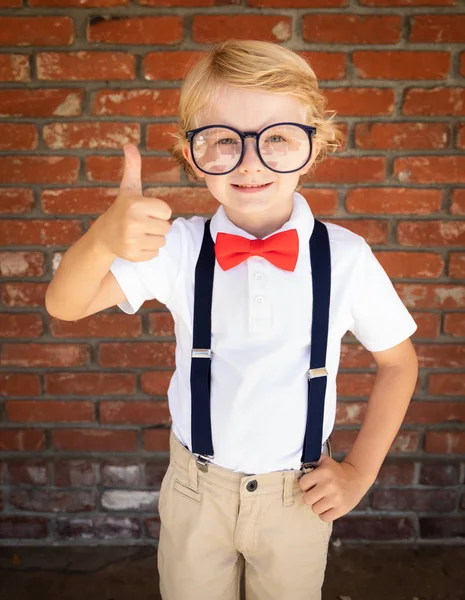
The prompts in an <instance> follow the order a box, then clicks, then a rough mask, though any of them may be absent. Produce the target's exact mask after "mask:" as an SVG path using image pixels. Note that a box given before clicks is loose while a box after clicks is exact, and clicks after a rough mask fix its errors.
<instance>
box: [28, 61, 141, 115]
mask: <svg viewBox="0 0 465 600" xmlns="http://www.w3.org/2000/svg"><path fill="white" fill-rule="evenodd" d="M36 63H37V78H38V79H39V80H45V81H87V80H90V81H108V80H122V81H124V80H133V79H135V76H136V75H135V56H132V55H131V54H127V53H125V52H92V51H84V50H83V51H80V52H39V53H38V54H37V56H36ZM63 125H64V123H63Z"/></svg>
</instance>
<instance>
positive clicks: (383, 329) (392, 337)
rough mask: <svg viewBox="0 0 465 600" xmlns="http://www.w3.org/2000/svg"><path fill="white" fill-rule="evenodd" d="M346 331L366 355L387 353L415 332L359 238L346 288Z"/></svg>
mask: <svg viewBox="0 0 465 600" xmlns="http://www.w3.org/2000/svg"><path fill="white" fill-rule="evenodd" d="M349 298H350V313H351V316H352V323H351V325H350V327H348V329H349V331H351V332H352V333H353V334H354V335H355V337H356V338H357V339H358V340H359V341H360V342H361V343H362V345H363V346H364V347H365V348H366V349H367V350H369V351H370V352H379V351H381V350H387V349H388V348H392V347H393V346H395V345H397V344H400V343H401V342H403V341H404V340H406V339H407V338H408V337H410V336H411V335H412V334H413V333H414V332H415V331H416V329H417V324H416V323H415V321H414V319H413V317H412V316H411V314H410V313H409V311H408V310H407V308H406V306H405V305H404V304H403V302H402V300H401V299H400V297H399V294H398V293H397V292H396V289H395V288H394V286H393V284H392V282H391V280H390V279H389V277H388V275H387V273H386V271H385V270H384V269H383V267H382V266H381V264H380V263H379V261H378V259H377V258H376V257H375V255H374V254H373V252H372V250H371V248H370V246H369V245H368V244H367V243H366V241H365V240H364V239H363V238H362V242H361V249H360V251H359V252H358V255H357V258H356V263H355V265H354V270H353V273H352V278H351V284H350V293H349Z"/></svg>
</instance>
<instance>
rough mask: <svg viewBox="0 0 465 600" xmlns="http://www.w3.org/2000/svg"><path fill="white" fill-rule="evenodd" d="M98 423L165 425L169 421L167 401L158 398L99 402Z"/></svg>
mask: <svg viewBox="0 0 465 600" xmlns="http://www.w3.org/2000/svg"><path fill="white" fill-rule="evenodd" d="M100 423H105V424H109V423H111V424H124V423H127V424H130V425H132V424H137V425H139V424H143V425H167V424H170V423H171V419H170V413H169V410H168V403H167V402H161V401H159V400H147V401H137V400H131V401H129V402H114V401H111V402H110V401H106V400H103V401H102V402H100Z"/></svg>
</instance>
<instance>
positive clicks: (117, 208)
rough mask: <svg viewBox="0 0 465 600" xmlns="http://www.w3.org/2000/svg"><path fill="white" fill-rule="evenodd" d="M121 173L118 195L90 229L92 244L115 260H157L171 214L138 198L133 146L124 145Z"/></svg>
mask: <svg viewBox="0 0 465 600" xmlns="http://www.w3.org/2000/svg"><path fill="white" fill-rule="evenodd" d="M123 152H124V173H123V178H122V180H121V184H120V186H119V192H118V195H117V197H116V199H115V201H114V202H113V204H112V205H111V206H110V208H109V209H108V210H107V211H106V212H104V213H103V214H102V215H101V216H100V217H99V218H98V219H97V221H96V222H95V223H94V226H93V227H92V228H91V231H92V230H93V233H94V235H95V236H96V240H97V242H98V243H99V244H101V245H103V246H104V248H105V249H106V250H108V251H110V252H112V253H113V254H115V255H116V256H120V257H121V258H125V259H127V260H130V261H133V262H137V261H144V260H148V259H149V258H153V257H154V256H157V254H158V250H159V249H160V248H161V247H162V246H164V244H165V235H166V234H167V233H168V231H169V230H170V227H171V225H170V222H169V219H170V217H171V214H172V211H171V208H170V207H169V205H168V204H167V203H166V202H164V201H163V200H161V199H159V198H145V197H144V196H143V195H142V177H141V171H142V158H141V155H140V152H139V150H138V148H137V146H135V145H134V144H129V143H128V144H125V145H124V146H123Z"/></svg>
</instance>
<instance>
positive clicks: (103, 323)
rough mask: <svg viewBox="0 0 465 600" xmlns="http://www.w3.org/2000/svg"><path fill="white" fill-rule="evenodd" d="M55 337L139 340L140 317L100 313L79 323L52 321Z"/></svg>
mask: <svg viewBox="0 0 465 600" xmlns="http://www.w3.org/2000/svg"><path fill="white" fill-rule="evenodd" d="M50 332H51V333H52V335H53V336H54V337H57V338H67V337H97V338H100V337H114V338H137V337H139V336H140V334H141V332H142V326H141V322H140V316H139V315H126V314H114V313H103V314H102V313H98V314H94V315H91V316H89V317H86V318H84V319H79V320H78V321H61V320H60V319H54V318H52V319H50Z"/></svg>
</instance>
